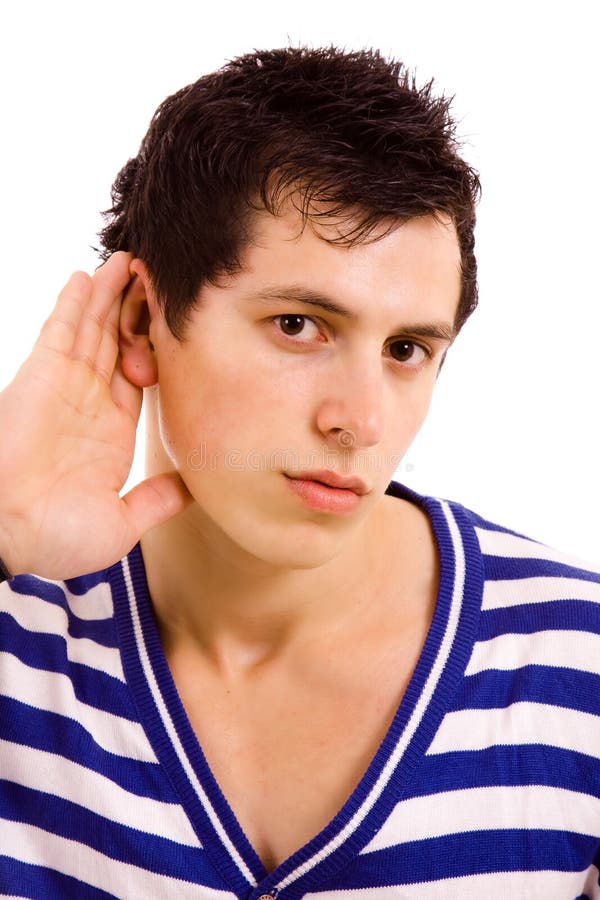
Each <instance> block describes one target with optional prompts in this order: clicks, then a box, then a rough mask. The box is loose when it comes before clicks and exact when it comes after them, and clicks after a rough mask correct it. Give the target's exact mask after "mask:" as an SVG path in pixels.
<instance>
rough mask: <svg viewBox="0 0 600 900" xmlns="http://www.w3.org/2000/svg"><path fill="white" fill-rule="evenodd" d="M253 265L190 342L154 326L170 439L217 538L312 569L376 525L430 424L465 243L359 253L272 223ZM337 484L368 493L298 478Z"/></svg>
mask: <svg viewBox="0 0 600 900" xmlns="http://www.w3.org/2000/svg"><path fill="white" fill-rule="evenodd" d="M333 227H334V226H332V225H330V226H325V227H323V228H321V229H320V234H321V235H323V236H325V237H327V236H329V237H333V236H334V231H333ZM243 262H244V268H243V271H242V273H241V274H240V275H238V276H236V277H235V278H232V279H231V280H230V281H229V282H228V284H227V285H225V286H222V287H211V286H207V287H205V288H203V290H202V294H201V298H200V304H199V307H198V308H197V309H195V310H193V311H192V313H191V316H190V320H189V323H188V325H187V327H186V332H185V338H186V339H185V341H184V342H183V343H179V342H178V341H177V340H176V339H175V338H174V337H173V336H172V335H171V333H170V332H169V330H168V328H167V326H166V324H165V321H164V319H163V317H162V315H160V314H158V315H157V314H155V315H154V317H153V320H152V324H151V328H150V338H151V340H152V343H153V344H154V347H155V351H156V358H157V364H158V388H157V389H156V399H157V404H158V405H157V418H158V422H159V433H160V436H161V440H162V446H163V447H164V452H165V453H166V455H167V456H168V458H169V460H170V462H171V464H172V465H174V466H175V467H176V468H177V469H178V470H179V471H180V473H181V475H182V477H183V479H184V481H185V482H186V484H187V487H188V488H189V490H190V492H191V493H192V495H193V496H194V497H195V499H196V500H197V505H193V506H192V507H190V509H189V511H188V512H186V514H185V515H186V516H187V517H188V520H189V522H190V524H191V525H192V527H193V528H197V529H198V531H199V532H200V533H201V534H202V536H203V539H204V540H205V541H207V542H208V543H209V544H210V545H212V546H214V548H215V549H218V548H220V549H221V552H230V551H231V550H232V549H234V550H235V551H236V552H239V551H242V554H243V555H246V554H249V555H250V557H253V558H254V559H260V560H263V561H267V562H269V563H270V564H272V565H277V566H285V567H294V568H295V567H298V568H310V567H312V566H314V565H318V564H320V563H322V562H323V561H325V560H327V559H331V558H332V557H333V556H334V555H335V554H336V553H337V552H338V550H339V548H340V547H341V546H342V545H343V541H344V536H345V535H348V534H349V533H350V531H351V530H353V529H355V528H356V527H358V526H361V524H362V525H363V526H365V527H368V519H369V516H370V515H371V514H372V513H373V511H374V510H375V508H376V507H377V505H378V504H379V502H380V501H381V498H382V497H383V495H384V493H385V490H386V487H387V485H388V484H389V482H390V480H391V478H392V476H393V473H394V470H395V469H396V468H397V466H398V464H399V462H400V460H401V458H402V456H403V455H404V453H405V452H406V450H407V448H408V447H409V445H410V444H411V442H412V440H413V438H414V437H415V435H416V433H417V431H418V430H419V428H420V426H421V424H422V422H423V420H424V418H425V415H426V412H427V409H428V406H429V401H430V398H431V393H432V390H433V387H434V383H435V379H436V374H437V372H438V369H439V366H440V363H441V361H442V358H443V354H444V351H445V350H446V349H447V347H448V344H449V343H450V340H451V337H452V327H453V322H454V315H455V312H456V307H457V303H458V297H459V291H460V254H459V249H458V243H457V238H456V233H455V230H454V228H453V227H452V226H451V225H449V224H448V225H444V224H441V223H440V222H437V221H436V220H435V219H433V218H431V217H427V218H422V219H415V220H412V221H409V222H408V223H406V224H404V225H402V226H401V227H399V228H396V229H395V230H393V231H392V232H391V233H389V234H388V235H386V236H385V237H382V238H381V239H379V240H377V241H375V242H370V243H361V244H358V245H357V246H355V247H352V248H348V247H344V246H342V245H339V244H338V245H335V244H330V243H327V242H326V241H325V240H323V239H321V237H319V236H318V235H317V234H316V233H315V232H314V231H313V229H312V228H310V227H307V228H305V229H304V230H303V231H301V229H300V218H299V215H298V214H297V213H296V212H291V211H290V212H289V213H287V214H286V215H284V216H281V217H278V218H275V217H274V216H272V215H270V214H266V213H265V214H262V215H260V216H258V217H257V228H256V232H255V240H254V243H253V245H252V246H251V247H250V248H249V249H248V251H247V252H246V254H245V257H244V260H243ZM162 452H163V451H162V449H161V450H160V453H162ZM166 461H167V460H166V459H164V460H163V463H164V462H166ZM162 467H163V468H164V467H165V466H164V465H163V466H162ZM324 471H325V472H329V473H331V472H333V473H337V474H342V475H346V476H354V477H356V478H358V479H360V480H361V481H362V482H363V490H364V493H362V494H360V495H357V494H356V493H355V492H353V491H348V490H346V491H343V492H339V491H337V492H336V491H334V490H333V489H331V488H330V489H329V492H328V490H327V489H326V488H325V489H321V488H319V487H318V485H316V484H315V483H314V482H313V483H312V486H311V484H309V485H308V488H307V489H306V483H305V480H304V481H303V480H302V479H300V480H298V479H297V476H299V475H302V474H304V475H305V476H306V475H307V474H311V473H312V474H313V475H314V474H315V473H317V474H318V473H323V472H324ZM294 476H296V480H294ZM224 548H228V549H227V551H225V549H224Z"/></svg>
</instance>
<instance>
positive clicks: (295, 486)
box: [284, 472, 368, 515]
mask: <svg viewBox="0 0 600 900" xmlns="http://www.w3.org/2000/svg"><path fill="white" fill-rule="evenodd" d="M284 475H285V477H286V481H287V483H288V485H289V486H290V488H291V489H292V491H293V492H294V493H295V494H296V496H297V497H299V498H300V500H301V501H302V503H303V504H304V506H307V507H308V508H309V509H311V510H314V511H316V512H321V513H330V514H335V515H348V514H350V513H352V512H353V511H354V510H355V509H356V508H357V506H358V505H359V504H360V502H361V498H362V496H363V494H367V493H368V488H367V486H366V484H365V483H364V482H363V481H361V480H360V478H347V477H345V476H343V475H338V474H337V473H336V472H302V474H300V473H298V474H296V475H289V474H288V473H287V472H284Z"/></svg>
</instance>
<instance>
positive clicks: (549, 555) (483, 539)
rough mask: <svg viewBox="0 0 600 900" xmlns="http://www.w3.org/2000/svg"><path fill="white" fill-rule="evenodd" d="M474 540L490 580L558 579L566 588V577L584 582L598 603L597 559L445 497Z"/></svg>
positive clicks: (598, 564) (591, 599)
mask: <svg viewBox="0 0 600 900" xmlns="http://www.w3.org/2000/svg"><path fill="white" fill-rule="evenodd" d="M448 502H449V505H450V506H451V508H452V509H453V510H454V512H455V515H456V516H457V518H459V519H461V520H462V521H463V522H464V523H465V525H466V527H467V528H469V529H472V532H473V534H474V536H475V538H476V540H477V545H478V547H479V550H480V552H481V555H482V558H483V561H484V565H485V569H486V574H487V575H488V576H489V577H490V578H492V579H493V580H497V581H501V580H516V581H518V580H520V579H536V578H538V579H552V578H554V579H558V583H560V584H561V585H562V587H563V588H564V589H565V590H566V589H567V585H568V582H569V580H570V581H571V582H572V584H573V587H572V588H571V589H570V590H571V591H572V590H574V589H575V588H574V586H575V585H576V584H577V583H578V582H585V583H586V584H588V585H589V586H590V587H589V599H590V601H596V602H598V603H600V590H598V588H597V587H596V586H597V585H600V562H593V561H590V560H584V559H582V558H580V557H578V556H575V555H573V554H571V553H565V552H563V551H561V550H559V549H557V548H555V547H551V546H548V545H547V544H544V543H542V542H541V541H538V540H536V539H535V538H532V537H529V536H527V535H524V534H521V533H520V532H518V531H514V530H512V529H511V528H508V527H506V526H503V525H499V524H498V523H496V522H492V521H490V520H488V519H485V518H484V517H482V516H480V515H478V514H477V513H475V512H473V511H472V510H470V509H467V508H466V507H464V506H462V505H461V504H459V503H455V502H452V501H448Z"/></svg>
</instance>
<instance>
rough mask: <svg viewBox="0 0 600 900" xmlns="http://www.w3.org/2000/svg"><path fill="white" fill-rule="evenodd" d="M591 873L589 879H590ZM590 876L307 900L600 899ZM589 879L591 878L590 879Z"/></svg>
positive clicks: (479, 880) (450, 882)
mask: <svg viewBox="0 0 600 900" xmlns="http://www.w3.org/2000/svg"><path fill="white" fill-rule="evenodd" d="M588 872H589V875H588ZM588 872H547V871H544V872H493V873H491V874H489V875H465V876H463V877H462V878H444V879H442V880H440V881H427V882H418V883H417V884H403V885H401V886H398V887H371V888H362V889H361V888H358V889H354V890H340V891H319V892H318V893H311V894H305V895H304V898H305V900H424V898H426V900H482V898H484V900H492V898H493V900H555V898H561V900H572V898H574V897H577V896H579V895H580V894H582V893H584V892H585V893H586V896H588V897H589V898H590V900H597V898H600V891H599V890H598V887H597V885H596V886H595V887H594V885H593V881H592V878H593V877H594V873H595V877H596V878H597V877H598V870H597V869H596V867H595V866H591V867H590V869H589V870H588ZM586 875H588V878H587V879H586Z"/></svg>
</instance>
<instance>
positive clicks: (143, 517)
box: [122, 472, 194, 540]
mask: <svg viewBox="0 0 600 900" xmlns="http://www.w3.org/2000/svg"><path fill="white" fill-rule="evenodd" d="M122 500H123V503H124V504H125V507H126V510H127V518H128V520H129V523H130V526H131V528H132V530H133V532H134V534H136V535H137V538H138V540H139V538H140V537H141V536H142V535H143V534H145V532H146V531H149V530H150V529H151V528H154V527H155V526H156V525H161V524H162V523H163V522H166V521H167V520H168V519H171V518H172V517H173V516H176V515H177V514H178V513H180V512H183V510H184V509H185V508H186V506H189V504H190V503H192V502H193V500H194V498H193V497H192V495H191V494H190V492H189V491H188V489H187V488H186V486H185V484H184V483H183V480H182V478H181V476H180V475H179V473H178V472H165V473H163V474H161V475H153V476H152V477H151V478H147V479H146V480H145V481H142V483H141V484H138V485H136V486H135V487H134V488H132V489H131V490H130V491H129V492H128V493H127V494H125V496H124V497H123V498H122Z"/></svg>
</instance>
